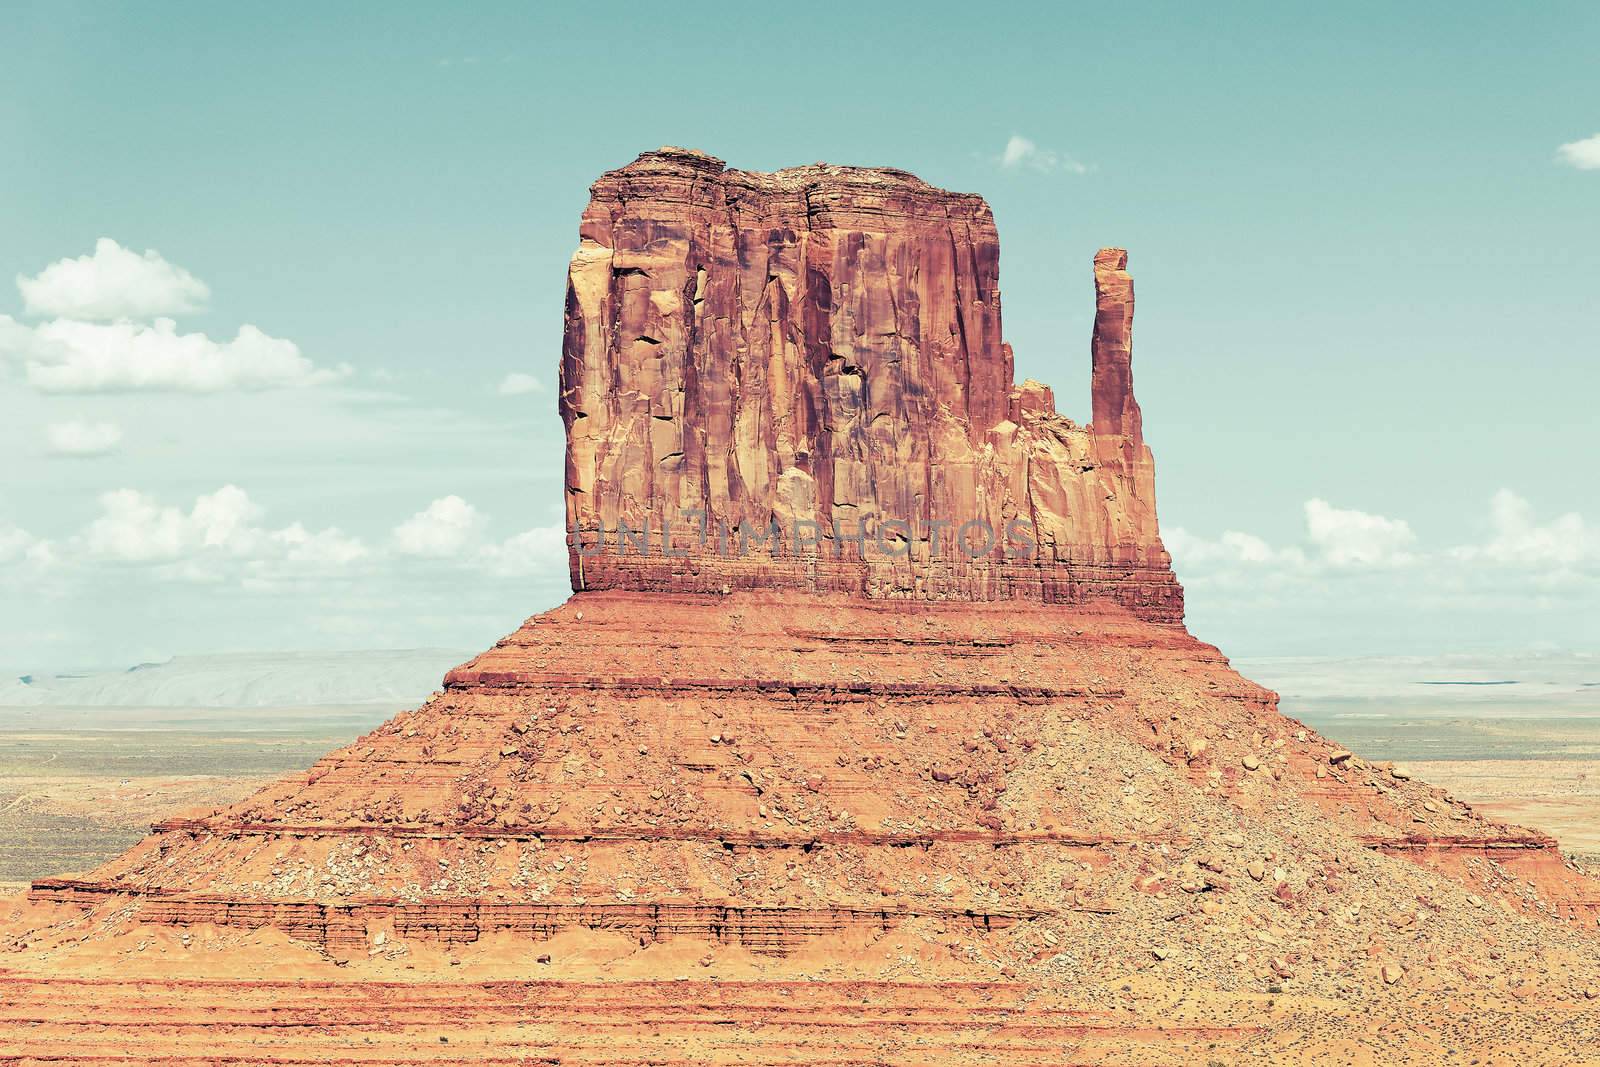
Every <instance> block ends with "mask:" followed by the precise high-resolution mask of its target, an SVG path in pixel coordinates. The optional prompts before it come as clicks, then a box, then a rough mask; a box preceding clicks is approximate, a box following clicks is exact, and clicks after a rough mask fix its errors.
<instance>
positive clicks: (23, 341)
mask: <svg viewBox="0 0 1600 1067" xmlns="http://www.w3.org/2000/svg"><path fill="white" fill-rule="evenodd" d="M0 355H10V356H11V357H12V358H14V359H16V360H17V361H18V362H20V363H21V364H22V365H23V366H24V368H25V369H26V373H27V377H28V381H29V383H30V384H31V385H33V387H34V388H36V389H38V390H40V391H41V392H46V393H105V392H127V391H133V390H162V391H172V392H189V393H214V392H220V391H223V390H228V389H271V388H279V387H287V386H307V385H321V384H324V383H326V382H331V381H336V380H338V379H340V378H344V377H346V376H348V375H349V373H350V368H349V367H347V366H342V367H339V368H336V369H332V370H329V369H326V368H319V367H317V366H315V365H314V364H313V363H312V362H311V361H310V360H309V359H306V358H305V357H304V356H303V355H301V354H300V349H299V347H298V346H296V345H295V343H294V342H293V341H285V340H282V339H280V338H276V337H269V336H267V335H266V334H265V333H262V332H261V331H260V330H258V329H256V327H254V326H248V325H246V326H241V327H239V333H238V335H237V336H236V337H235V338H234V339H233V340H232V341H222V342H219V341H213V340H212V339H211V338H209V337H207V336H206V335H205V334H202V333H179V332H178V329H177V324H176V323H174V322H173V321H172V320H171V319H157V320H156V321H155V323H154V324H153V325H149V326H145V325H140V324H138V323H131V322H114V323H94V322H77V321H74V320H70V319H57V320H54V321H52V322H47V323H43V324H41V325H39V326H36V327H31V328H30V327H28V326H24V325H23V324H21V323H18V322H16V321H15V320H13V319H11V318H10V317H9V316H6V315H0Z"/></svg>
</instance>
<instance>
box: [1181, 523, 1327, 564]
mask: <svg viewBox="0 0 1600 1067" xmlns="http://www.w3.org/2000/svg"><path fill="white" fill-rule="evenodd" d="M1162 540H1163V541H1164V542H1165V544H1166V546H1167V551H1168V552H1170V553H1171V554H1172V558H1173V560H1174V561H1175V562H1176V563H1177V564H1178V565H1179V566H1190V565H1199V564H1214V563H1245V564H1290V565H1300V564H1303V563H1305V553H1303V552H1301V551H1300V550H1299V549H1298V548H1273V547H1272V546H1271V545H1269V544H1268V543H1267V542H1266V541H1263V540H1262V539H1261V538H1259V537H1257V536H1255V535H1254V534H1247V533H1240V532H1239V531H1238V530H1228V531H1226V532H1225V533H1223V535H1222V536H1221V537H1219V538H1217V539H1216V540H1215V541H1208V540H1206V539H1205V538H1203V537H1196V536H1195V535H1194V534H1191V533H1189V531H1187V530H1185V529H1183V528H1182V527H1174V528H1173V529H1172V530H1170V531H1168V532H1167V533H1166V534H1165V535H1163V537H1162Z"/></svg>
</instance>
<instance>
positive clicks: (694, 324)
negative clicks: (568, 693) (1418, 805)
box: [561, 149, 1183, 622]
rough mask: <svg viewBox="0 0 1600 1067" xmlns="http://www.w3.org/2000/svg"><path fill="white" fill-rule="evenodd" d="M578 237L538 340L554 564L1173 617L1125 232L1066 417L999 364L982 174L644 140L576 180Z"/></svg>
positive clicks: (711, 584) (1103, 266) (993, 237)
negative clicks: (553, 465) (557, 396)
mask: <svg viewBox="0 0 1600 1067" xmlns="http://www.w3.org/2000/svg"><path fill="white" fill-rule="evenodd" d="M580 236H581V241H580V244H579V247H578V250H577V252H576V253H575V254H574V256H573V258H572V264H571V268H570V271H569V275H568V288H567V311H566V335H565V343H564V349H563V358H562V366H561V414H562V417H563V419H564V420H565V422H566V426H567V519H568V529H569V540H570V542H571V552H570V556H571V567H572V580H573V588H574V589H576V590H586V589H606V588H625V589H641V590H671V591H678V592H719V591H725V590H732V589H740V588H768V589H806V590H810V591H813V592H845V593H853V594H857V595H863V596H868V597H914V598H922V599H934V600H997V599H1008V598H1021V599H1032V600H1042V601H1050V602H1060V603H1083V602H1087V601H1092V600H1111V601H1115V602H1118V603H1121V604H1123V605H1124V606H1126V607H1128V608H1131V609H1132V610H1133V611H1135V612H1136V613H1138V614H1140V615H1141V616H1143V617H1145V618H1147V619H1150V620H1152V621H1163V622H1178V621H1181V619H1182V616H1183V592H1182V589H1181V588H1180V587H1179V585H1178V584H1177V582H1176V580H1175V579H1174V578H1173V576H1172V572H1171V568H1170V562H1169V559H1168V556H1167V553H1166V551H1165V549H1164V548H1163V547H1162V544H1161V539H1160V536H1159V534H1158V532H1157V528H1156V512H1155V487H1154V469H1153V465H1152V462H1151V457H1150V451H1149V449H1148V448H1147V447H1146V446H1145V444H1144V439H1143V433H1142V429H1141V425H1140V417H1139V406H1138V403H1137V402H1136V401H1135V400H1134V397H1133V382H1132V374H1131V354H1132V350H1131V337H1132V317H1133V288H1132V280H1131V278H1130V277H1129V275H1128V273H1127V271H1126V265H1127V253H1126V252H1124V251H1122V250H1120V249H1105V250H1103V251H1101V252H1100V253H1099V255H1097V256H1096V257H1095V263H1094V282H1095V287H1096V291H1097V293H1098V307H1097V313H1096V321H1095V332H1094V337H1093V382H1094V390H1093V392H1094V402H1093V412H1094V415H1093V422H1092V423H1091V424H1090V425H1087V426H1082V425H1078V424H1077V423H1074V422H1073V421H1072V420H1070V419H1068V418H1065V417H1064V416H1061V415H1058V414H1056V411H1055V405H1054V399H1053V395H1052V393H1051V390H1050V389H1049V388H1047V387H1045V386H1042V385H1039V384H1038V383H1036V382H1032V381H1027V382H1023V383H1021V384H1020V385H1019V384H1018V383H1016V382H1015V381H1014V378H1013V367H1012V356H1011V349H1010V346H1008V345H1007V344H1005V343H1004V341H1003V337H1002V333H1001V318H1000V289H999V262H1000V252H999V238H998V236H997V234H996V231H995V226H994V216H993V214H992V213H991V211H990V210H989V206H988V204H986V203H985V202H984V201H983V199H982V198H981V197H978V196H974V195H971V194H965V193H949V192H945V191H944V190H941V189H935V188H933V187H932V186H930V185H928V184H927V183H926V182H923V181H922V180H920V179H918V178H916V177H915V176H913V175H911V174H908V173H906V172H905V171H901V170H894V169H890V168H857V167H835V166H829V165H826V164H820V163H819V164H815V165H812V166H806V167H796V168H793V169H789V170H781V171H778V172H776V173H772V174H758V173H751V172H746V171H737V170H728V169H726V168H725V167H724V165H723V163H722V161H721V160H718V159H714V158H712V157H710V156H706V155H702V154H700V153H697V152H690V151H685V150H682V149H662V150H660V151H658V152H647V153H645V154H644V155H641V156H640V157H639V158H638V159H636V160H635V161H634V162H632V163H630V164H628V165H627V166H625V167H622V168H620V169H618V170H614V171H611V172H609V173H607V174H605V175H604V176H602V177H601V178H600V180H599V181H597V182H596V183H595V184H594V186H593V187H592V189H591V198H590V202H589V207H588V210H587V211H585V212H584V217H583V223H582V227H581V230H580ZM1085 298H1087V287H1085ZM1063 347H1064V348H1068V347H1069V346H1067V345H1064V346H1063ZM1072 347H1075V346H1072Z"/></svg>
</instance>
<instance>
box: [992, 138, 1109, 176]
mask: <svg viewBox="0 0 1600 1067" xmlns="http://www.w3.org/2000/svg"><path fill="white" fill-rule="evenodd" d="M999 163H1000V166H1002V167H1004V168H1005V169H1006V170H1021V169H1022V168H1024V167H1026V168H1028V169H1029V170H1037V171H1042V172H1046V173H1048V172H1050V171H1058V170H1060V171H1067V172H1068V173H1071V174H1087V173H1088V171H1089V168H1088V167H1087V166H1085V165H1084V164H1082V163H1079V162H1078V161H1077V160H1075V159H1073V158H1071V157H1070V156H1066V155H1063V154H1061V153H1060V152H1055V151H1052V150H1051V149H1048V148H1040V147H1039V146H1038V145H1037V144H1035V143H1034V142H1032V141H1030V140H1029V139H1028V138H1026V137H1024V136H1022V135H1021V134H1018V133H1014V134H1012V135H1011V139H1010V140H1008V141H1007V142H1006V146H1005V149H1004V150H1003V151H1001V153H1000V158H999Z"/></svg>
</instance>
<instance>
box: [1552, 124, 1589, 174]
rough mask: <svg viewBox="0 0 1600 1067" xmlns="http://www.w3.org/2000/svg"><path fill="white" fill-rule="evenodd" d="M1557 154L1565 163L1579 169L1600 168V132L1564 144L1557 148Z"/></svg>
mask: <svg viewBox="0 0 1600 1067" xmlns="http://www.w3.org/2000/svg"><path fill="white" fill-rule="evenodd" d="M1556 155H1557V157H1559V158H1560V160H1561V161H1562V162H1563V163H1566V164H1567V165H1569V166H1573V167H1577V168H1578V169H1579V170H1600V133H1597V134H1595V135H1594V136H1593V137H1585V138H1584V139H1583V140H1581V141H1573V142H1572V143H1571V144H1564V145H1562V146H1561V147H1560V148H1558V149H1556Z"/></svg>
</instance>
